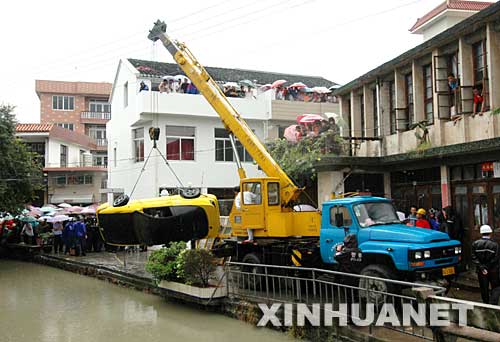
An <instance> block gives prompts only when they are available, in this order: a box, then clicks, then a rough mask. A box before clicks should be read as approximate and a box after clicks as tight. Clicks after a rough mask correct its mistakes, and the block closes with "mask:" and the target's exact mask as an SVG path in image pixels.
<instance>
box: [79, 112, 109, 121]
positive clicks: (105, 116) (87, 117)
mask: <svg viewBox="0 0 500 342" xmlns="http://www.w3.org/2000/svg"><path fill="white" fill-rule="evenodd" d="M110 119H111V113H104V112H81V113H80V122H81V123H100V124H102V123H106V122H107V121H109V120H110Z"/></svg>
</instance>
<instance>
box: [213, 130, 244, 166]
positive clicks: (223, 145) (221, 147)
mask: <svg viewBox="0 0 500 342" xmlns="http://www.w3.org/2000/svg"><path fill="white" fill-rule="evenodd" d="M236 150H237V151H238V156H239V157H240V161H241V162H252V161H253V158H252V157H251V156H250V154H249V153H248V151H247V150H246V149H245V148H244V147H243V145H241V143H240V142H239V141H238V140H236ZM215 160H216V161H233V160H234V154H233V148H232V146H231V140H230V139H229V133H228V132H227V131H226V130H225V129H224V128H216V129H215Z"/></svg>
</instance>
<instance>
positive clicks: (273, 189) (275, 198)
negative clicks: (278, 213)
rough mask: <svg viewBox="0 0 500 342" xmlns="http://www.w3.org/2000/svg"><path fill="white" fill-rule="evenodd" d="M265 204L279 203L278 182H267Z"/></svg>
mask: <svg viewBox="0 0 500 342" xmlns="http://www.w3.org/2000/svg"><path fill="white" fill-rule="evenodd" d="M267 204H268V205H278V204H280V184H279V183H274V182H273V183H268V184H267Z"/></svg>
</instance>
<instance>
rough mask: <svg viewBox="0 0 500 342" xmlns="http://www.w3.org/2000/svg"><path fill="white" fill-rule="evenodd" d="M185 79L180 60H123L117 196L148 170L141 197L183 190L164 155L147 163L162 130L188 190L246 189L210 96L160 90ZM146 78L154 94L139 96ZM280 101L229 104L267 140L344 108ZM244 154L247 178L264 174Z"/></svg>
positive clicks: (116, 98) (245, 74)
mask: <svg viewBox="0 0 500 342" xmlns="http://www.w3.org/2000/svg"><path fill="white" fill-rule="evenodd" d="M207 71H208V72H209V73H210V74H211V75H212V77H214V78H215V79H216V80H217V81H219V82H228V81H232V82H238V81H241V80H244V79H248V80H252V81H257V83H259V84H266V83H272V82H273V81H275V80H277V79H286V80H288V81H290V82H297V81H301V82H304V83H305V84H307V85H309V86H311V87H312V86H327V87H329V86H332V85H334V83H333V82H330V81H328V80H326V79H324V78H321V77H309V76H299V75H284V74H273V73H268V72H258V71H250V70H238V69H223V68H207ZM178 74H182V72H181V71H180V69H179V67H178V66H177V65H176V64H172V63H158V62H149V61H141V60H134V59H125V60H121V61H120V63H119V66H118V70H117V73H116V76H115V80H114V84H113V89H112V93H111V98H110V99H111V100H110V102H111V108H112V115H111V118H112V119H111V121H110V122H109V123H108V124H107V135H108V141H109V144H108V155H109V163H108V187H109V189H110V190H109V191H110V192H114V193H119V192H124V193H126V194H129V195H130V193H131V192H132V189H133V188H134V184H135V183H136V181H137V179H138V176H139V174H141V170H142V169H143V168H144V172H143V173H142V176H141V178H140V179H139V182H138V183H137V187H136V189H135V191H134V193H133V196H132V197H133V198H144V197H154V196H158V195H159V194H160V190H161V189H162V188H167V189H169V190H172V189H174V188H176V187H177V186H178V185H179V183H178V181H177V180H176V177H175V176H174V175H173V174H172V172H171V171H170V170H169V168H168V167H167V166H166V165H165V162H164V161H163V159H162V157H161V156H160V155H159V153H158V151H156V150H153V151H152V153H151V157H150V159H149V161H148V163H147V165H146V166H145V160H147V158H148V154H149V153H150V151H151V149H152V141H151V140H150V138H149V135H148V130H149V128H150V127H159V128H160V130H161V132H160V138H159V140H158V149H159V151H160V152H161V153H162V154H163V155H164V156H166V158H167V160H168V163H169V164H170V166H171V167H172V169H173V170H174V172H175V173H176V174H177V176H178V177H179V179H180V181H181V182H182V183H183V185H184V186H186V185H188V184H191V185H192V186H194V187H200V188H202V191H203V192H209V193H213V194H216V195H217V196H220V197H230V196H233V194H232V192H231V191H230V189H231V188H232V187H234V186H235V185H238V184H239V178H238V174H237V169H236V165H235V162H234V160H233V159H234V158H233V152H232V149H231V147H230V143H229V139H228V136H227V133H226V131H225V130H224V127H223V125H222V122H221V121H220V119H219V116H218V115H217V113H216V112H215V111H214V110H213V109H212V108H211V106H210V105H209V104H208V102H207V101H206V100H205V98H204V97H203V96H202V95H193V94H183V93H168V94H167V93H159V92H158V91H156V90H157V87H158V84H159V83H160V81H161V79H162V77H163V76H166V75H171V76H174V75H178ZM141 81H144V82H145V83H146V84H147V85H148V87H149V89H151V90H152V91H149V90H148V91H139V86H140V83H141ZM273 97H274V93H273V91H268V92H265V93H262V94H260V95H257V96H255V97H246V98H230V99H229V100H230V102H231V103H232V104H233V105H234V106H235V108H236V109H237V110H238V111H239V113H240V114H241V115H242V116H243V118H244V119H245V121H246V122H247V123H248V124H249V126H250V127H251V128H252V129H253V130H254V131H255V134H256V135H257V136H258V137H259V138H260V139H261V140H262V141H269V140H272V139H275V138H277V137H278V136H279V135H280V134H282V132H283V129H284V128H285V127H287V126H289V125H290V124H293V123H294V122H295V118H296V116H297V115H299V114H304V113H316V114H321V113H325V112H338V110H337V109H338V105H337V104H336V103H312V102H298V101H284V100H274V99H273ZM240 157H241V159H242V161H243V165H244V168H245V170H246V172H247V176H249V177H253V176H261V175H262V173H261V172H260V171H259V170H258V166H257V165H255V163H253V161H252V159H251V157H250V156H249V155H248V154H247V153H245V152H244V151H243V148H241V149H240Z"/></svg>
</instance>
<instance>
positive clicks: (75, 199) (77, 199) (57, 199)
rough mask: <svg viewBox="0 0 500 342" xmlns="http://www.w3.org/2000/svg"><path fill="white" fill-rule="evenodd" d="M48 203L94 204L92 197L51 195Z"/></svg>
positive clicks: (90, 195)
mask: <svg viewBox="0 0 500 342" xmlns="http://www.w3.org/2000/svg"><path fill="white" fill-rule="evenodd" d="M49 202H50V203H52V204H59V203H69V204H87V203H89V204H90V203H94V195H93V194H89V195H52V196H51V197H50V201H49Z"/></svg>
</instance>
